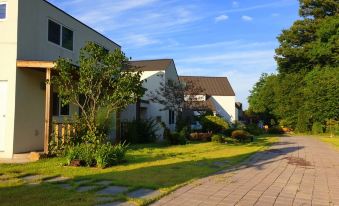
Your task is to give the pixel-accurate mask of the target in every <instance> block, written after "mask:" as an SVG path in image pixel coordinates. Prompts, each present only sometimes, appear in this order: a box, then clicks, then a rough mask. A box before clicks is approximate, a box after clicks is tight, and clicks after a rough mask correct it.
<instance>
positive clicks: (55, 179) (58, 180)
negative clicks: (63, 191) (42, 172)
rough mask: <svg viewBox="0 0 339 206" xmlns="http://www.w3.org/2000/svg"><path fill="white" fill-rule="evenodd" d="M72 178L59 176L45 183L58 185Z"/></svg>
mask: <svg viewBox="0 0 339 206" xmlns="http://www.w3.org/2000/svg"><path fill="white" fill-rule="evenodd" d="M69 179H70V178H69V177H61V176H58V177H53V178H50V179H48V180H45V181H44V182H48V183H55V182H56V183H57V182H64V181H66V180H69Z"/></svg>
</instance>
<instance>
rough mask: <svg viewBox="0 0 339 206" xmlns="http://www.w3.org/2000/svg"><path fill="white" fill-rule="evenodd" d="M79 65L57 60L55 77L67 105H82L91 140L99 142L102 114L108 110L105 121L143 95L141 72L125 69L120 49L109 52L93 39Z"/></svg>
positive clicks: (83, 116) (82, 118) (124, 59)
mask: <svg viewBox="0 0 339 206" xmlns="http://www.w3.org/2000/svg"><path fill="white" fill-rule="evenodd" d="M77 64H78V66H75V65H74V64H73V63H72V62H71V61H70V60H69V59H64V58H60V59H58V60H57V61H56V65H57V66H56V68H55V71H56V73H57V75H55V76H54V77H53V78H52V84H54V86H55V87H56V89H57V91H58V93H59V96H60V97H61V99H62V102H63V104H68V103H71V104H73V105H76V106H77V107H79V108H80V111H81V120H82V121H84V123H85V128H86V130H87V136H88V137H89V138H92V139H90V141H97V139H96V137H98V136H102V135H103V134H98V132H99V131H98V127H99V126H100V125H99V121H98V114H99V113H102V112H103V111H104V113H105V114H104V115H103V117H101V118H104V121H105V120H107V119H109V118H110V117H111V114H112V112H114V111H119V110H122V109H124V108H125V107H127V106H128V105H129V104H132V103H135V102H136V101H137V99H138V98H139V97H140V96H142V95H143V89H142V82H141V81H140V75H141V73H140V72H132V71H131V70H126V69H122V68H125V67H126V64H128V59H127V58H126V57H125V55H124V53H123V52H121V51H120V50H115V51H114V52H107V50H105V49H104V48H102V47H100V46H98V45H97V44H95V43H92V42H89V43H88V44H86V45H85V47H84V48H82V49H81V51H80V57H79V62H78V63H77Z"/></svg>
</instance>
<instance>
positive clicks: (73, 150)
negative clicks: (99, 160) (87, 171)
mask: <svg viewBox="0 0 339 206" xmlns="http://www.w3.org/2000/svg"><path fill="white" fill-rule="evenodd" d="M94 154H95V149H94V146H93V145H91V144H79V145H77V146H74V147H70V148H69V149H68V151H67V153H66V159H67V163H68V164H71V162H72V161H73V160H79V161H80V165H81V166H89V167H91V166H94V165H95V157H94Z"/></svg>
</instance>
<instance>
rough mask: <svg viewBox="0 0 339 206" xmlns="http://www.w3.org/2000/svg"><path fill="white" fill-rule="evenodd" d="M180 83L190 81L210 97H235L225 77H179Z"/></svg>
mask: <svg viewBox="0 0 339 206" xmlns="http://www.w3.org/2000/svg"><path fill="white" fill-rule="evenodd" d="M179 79H180V81H181V82H185V81H190V82H193V83H194V84H196V86H198V87H201V88H202V89H203V90H204V93H205V94H207V95H210V96H235V93H234V91H233V88H232V86H231V84H230V83H229V81H228V79H227V77H200V76H180V77H179Z"/></svg>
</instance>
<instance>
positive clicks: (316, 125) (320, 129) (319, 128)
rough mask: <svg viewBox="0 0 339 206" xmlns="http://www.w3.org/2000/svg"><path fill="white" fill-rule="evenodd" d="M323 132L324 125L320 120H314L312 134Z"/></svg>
mask: <svg viewBox="0 0 339 206" xmlns="http://www.w3.org/2000/svg"><path fill="white" fill-rule="evenodd" d="M321 133H324V126H323V125H322V124H321V123H320V122H314V123H313V125H312V134H321Z"/></svg>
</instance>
